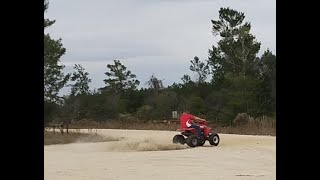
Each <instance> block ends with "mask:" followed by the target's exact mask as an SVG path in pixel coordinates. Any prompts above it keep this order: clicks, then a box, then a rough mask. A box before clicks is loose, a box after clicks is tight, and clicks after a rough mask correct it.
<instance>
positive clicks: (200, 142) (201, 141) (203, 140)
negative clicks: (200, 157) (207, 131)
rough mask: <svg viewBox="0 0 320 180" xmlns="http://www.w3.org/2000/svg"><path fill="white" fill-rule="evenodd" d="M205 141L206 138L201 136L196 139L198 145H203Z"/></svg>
mask: <svg viewBox="0 0 320 180" xmlns="http://www.w3.org/2000/svg"><path fill="white" fill-rule="evenodd" d="M205 143H206V138H205V137H203V136H202V137H201V138H200V139H199V140H198V146H203V145H204V144H205Z"/></svg>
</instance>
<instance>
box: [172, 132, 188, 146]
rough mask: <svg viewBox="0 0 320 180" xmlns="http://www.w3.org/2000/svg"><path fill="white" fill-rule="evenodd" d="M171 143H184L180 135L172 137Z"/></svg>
mask: <svg viewBox="0 0 320 180" xmlns="http://www.w3.org/2000/svg"><path fill="white" fill-rule="evenodd" d="M172 141H173V143H174V144H178V143H180V144H184V143H185V142H186V140H185V139H184V137H183V136H182V135H180V134H177V135H175V136H174V137H173V139H172Z"/></svg>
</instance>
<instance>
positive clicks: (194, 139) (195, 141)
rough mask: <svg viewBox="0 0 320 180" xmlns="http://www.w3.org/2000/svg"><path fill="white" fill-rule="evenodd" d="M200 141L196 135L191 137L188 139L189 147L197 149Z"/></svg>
mask: <svg viewBox="0 0 320 180" xmlns="http://www.w3.org/2000/svg"><path fill="white" fill-rule="evenodd" d="M198 141H199V139H198V138H197V136H195V135H190V136H189V137H188V138H187V139H186V142H187V145H188V146H190V147H196V146H197V145H198Z"/></svg>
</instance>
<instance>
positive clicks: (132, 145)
mask: <svg viewBox="0 0 320 180" xmlns="http://www.w3.org/2000/svg"><path fill="white" fill-rule="evenodd" d="M98 133H99V134H102V135H105V136H109V137H110V136H112V137H117V138H121V140H120V141H114V142H103V143H74V144H66V145H49V146H45V147H44V158H45V162H44V165H45V168H44V170H45V172H44V173H45V180H51V179H52V180H53V179H54V180H86V179H88V180H89V179H90V180H93V179H94V180H100V179H101V180H102V179H103V180H109V179H110V180H117V179H120V180H125V179H128V180H135V179H137V180H140V179H141V180H144V179H145V180H149V179H156V180H157V179H158V180H164V179H170V180H173V179H177V180H178V179H184V180H189V179H190V180H194V179H198V178H210V179H224V180H229V179H230V180H231V179H236V180H237V179H249V180H250V179H268V180H269V179H276V138H275V137H269V136H247V135H230V134H219V135H220V139H221V142H220V144H219V146H217V147H211V146H210V145H209V143H208V142H207V143H206V144H205V145H204V147H197V148H189V147H187V146H186V145H176V144H172V137H173V136H174V135H175V134H177V132H173V131H146V130H115V129H112V130H111V129H104V130H98Z"/></svg>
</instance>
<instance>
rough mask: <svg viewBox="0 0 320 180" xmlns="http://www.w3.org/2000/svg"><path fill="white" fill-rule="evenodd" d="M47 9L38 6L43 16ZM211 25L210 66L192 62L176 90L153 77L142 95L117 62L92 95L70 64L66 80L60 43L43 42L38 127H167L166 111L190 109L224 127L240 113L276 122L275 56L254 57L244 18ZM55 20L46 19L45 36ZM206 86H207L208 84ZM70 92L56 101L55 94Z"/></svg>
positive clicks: (234, 15) (230, 13)
mask: <svg viewBox="0 0 320 180" xmlns="http://www.w3.org/2000/svg"><path fill="white" fill-rule="evenodd" d="M48 5H49V2H48V1H47V0H44V7H45V8H44V13H45V12H46V10H47V9H48ZM218 13H219V18H218V19H216V20H211V23H212V34H213V35H214V36H217V37H220V40H219V41H218V42H217V44H215V45H212V47H211V48H210V49H209V50H208V58H207V59H204V60H200V59H199V58H198V57H197V56H195V57H194V58H193V59H191V60H189V61H190V67H189V70H190V71H192V72H194V74H196V77H195V78H191V77H190V76H189V75H187V74H185V75H183V76H182V77H181V81H182V82H181V83H173V84H172V85H169V86H167V87H164V86H163V81H162V80H160V79H159V78H158V77H156V76H154V75H152V76H151V77H150V79H149V81H148V82H146V83H147V85H148V87H147V88H141V89H138V88H137V87H138V86H139V85H140V81H139V80H138V77H137V76H136V75H135V74H134V72H131V71H130V70H129V69H128V68H127V67H126V66H125V65H124V64H123V63H122V62H121V60H119V59H115V60H114V61H113V62H112V63H111V64H108V65H107V67H106V72H105V79H104V80H103V81H104V84H105V85H104V87H101V88H99V89H97V90H94V91H91V90H90V82H91V79H90V78H89V73H88V72H86V71H85V69H84V68H83V67H82V66H81V64H75V65H74V66H73V72H72V73H64V72H63V69H64V68H65V67H64V66H63V65H61V61H60V58H61V57H62V56H63V55H64V54H65V53H66V49H65V48H64V47H63V44H62V40H61V39H57V40H55V39H53V38H51V37H50V34H48V33H45V34H44V123H45V124H46V123H49V122H52V121H70V120H74V121H77V120H82V119H88V120H94V121H108V120H111V119H112V120H116V119H119V118H123V117H126V118H127V119H129V120H130V119H131V120H137V119H139V120H140V121H149V120H159V119H170V118H171V112H172V111H178V112H180V111H182V110H184V109H188V110H189V111H190V112H192V113H193V114H196V115H201V116H204V117H205V118H207V119H209V120H215V121H217V122H220V123H222V124H226V125H231V124H232V122H233V120H234V118H235V116H236V115H237V114H238V113H246V114H248V115H250V116H252V117H260V116H271V117H274V116H275V112H276V56H275V55H274V54H273V53H272V52H271V51H270V50H266V51H265V52H264V53H263V54H262V56H261V57H258V52H259V51H260V47H261V43H260V42H258V41H257V39H256V37H255V36H254V35H253V34H252V33H251V24H250V22H246V21H245V15H244V13H242V12H239V11H236V10H234V9H231V8H229V7H227V8H220V10H219V12H218ZM54 23H55V21H54V20H49V19H44V29H46V28H48V27H50V26H52V25H53V24H54ZM208 78H211V80H210V81H207V79H208ZM63 87H70V88H71V92H70V94H68V95H64V96H62V97H60V96H59V91H60V90H61V89H62V88H63Z"/></svg>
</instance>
